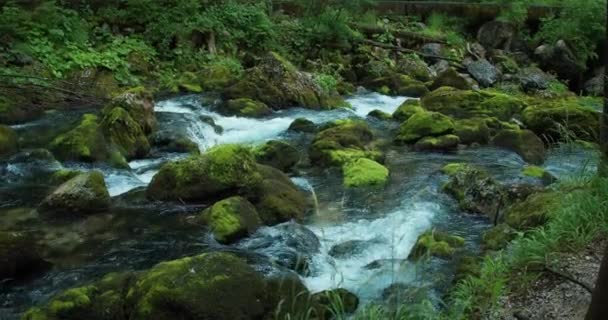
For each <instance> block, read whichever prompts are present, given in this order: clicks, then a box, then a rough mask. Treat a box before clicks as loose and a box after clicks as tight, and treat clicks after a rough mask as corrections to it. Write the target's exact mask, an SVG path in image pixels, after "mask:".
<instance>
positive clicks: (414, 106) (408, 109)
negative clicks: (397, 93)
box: [392, 99, 424, 122]
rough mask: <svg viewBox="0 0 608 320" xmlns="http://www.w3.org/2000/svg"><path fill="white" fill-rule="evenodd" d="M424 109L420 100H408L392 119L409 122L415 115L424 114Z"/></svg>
mask: <svg viewBox="0 0 608 320" xmlns="http://www.w3.org/2000/svg"><path fill="white" fill-rule="evenodd" d="M423 111H424V109H423V108H422V107H421V106H420V100H417V99H407V100H405V102H403V103H402V104H401V105H400V106H399V107H398V108H397V110H395V112H393V116H392V118H393V119H394V120H397V121H401V122H403V121H407V120H408V119H409V118H410V117H411V116H413V115H414V114H415V113H418V112H423Z"/></svg>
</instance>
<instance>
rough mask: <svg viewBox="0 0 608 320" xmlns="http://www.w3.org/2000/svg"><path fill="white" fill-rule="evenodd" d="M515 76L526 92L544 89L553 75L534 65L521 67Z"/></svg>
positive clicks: (547, 86)
mask: <svg viewBox="0 0 608 320" xmlns="http://www.w3.org/2000/svg"><path fill="white" fill-rule="evenodd" d="M516 77H517V79H518V80H519V83H520V85H521V88H522V89H523V90H524V91H526V92H530V91H536V90H545V89H547V88H549V83H550V82H551V80H552V79H553V77H551V76H550V75H548V74H546V73H545V72H544V71H542V70H541V69H539V68H536V67H527V68H524V69H521V70H520V71H519V73H517V76H516Z"/></svg>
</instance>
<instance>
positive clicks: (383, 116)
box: [367, 109, 392, 120]
mask: <svg viewBox="0 0 608 320" xmlns="http://www.w3.org/2000/svg"><path fill="white" fill-rule="evenodd" d="M367 116H368V117H370V118H374V119H378V120H390V119H392V116H391V114H390V113H386V112H384V111H382V110H378V109H376V110H372V111H370V112H369V113H368V114H367Z"/></svg>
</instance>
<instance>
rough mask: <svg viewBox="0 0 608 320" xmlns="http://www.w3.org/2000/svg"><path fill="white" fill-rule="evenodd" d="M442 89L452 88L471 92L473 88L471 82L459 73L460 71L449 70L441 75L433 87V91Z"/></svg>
mask: <svg viewBox="0 0 608 320" xmlns="http://www.w3.org/2000/svg"><path fill="white" fill-rule="evenodd" d="M441 87H452V88H455V89H460V90H470V89H471V88H472V86H471V83H470V82H469V80H467V78H466V77H464V76H463V75H461V74H460V73H458V71H456V70H454V68H448V69H447V70H445V71H443V72H441V73H439V74H438V75H437V78H435V81H433V84H432V85H431V89H432V90H435V89H437V88H441Z"/></svg>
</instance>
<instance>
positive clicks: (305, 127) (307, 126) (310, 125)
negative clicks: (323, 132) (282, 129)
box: [287, 118, 317, 133]
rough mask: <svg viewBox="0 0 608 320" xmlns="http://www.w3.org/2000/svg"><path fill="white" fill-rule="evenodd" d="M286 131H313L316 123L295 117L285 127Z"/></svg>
mask: <svg viewBox="0 0 608 320" xmlns="http://www.w3.org/2000/svg"><path fill="white" fill-rule="evenodd" d="M287 130H288V131H293V132H308V133H311V132H315V131H316V130H317V125H316V124H315V123H314V122H312V121H310V120H308V119H305V118H297V119H296V120H294V121H293V122H292V123H291V124H290V125H289V128H288V129H287Z"/></svg>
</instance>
